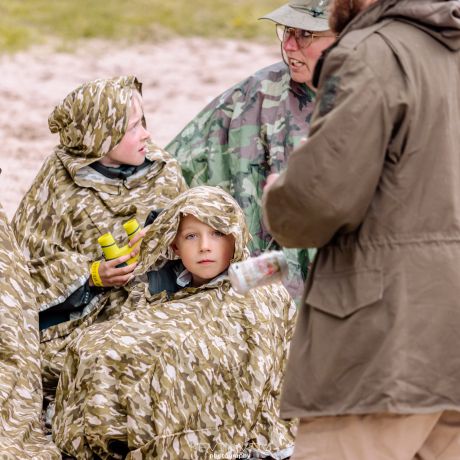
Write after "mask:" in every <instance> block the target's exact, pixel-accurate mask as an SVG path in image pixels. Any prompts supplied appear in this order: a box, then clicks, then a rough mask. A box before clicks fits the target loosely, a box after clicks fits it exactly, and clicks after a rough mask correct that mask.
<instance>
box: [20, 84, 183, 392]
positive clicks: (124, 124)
mask: <svg viewBox="0 0 460 460" xmlns="http://www.w3.org/2000/svg"><path fill="white" fill-rule="evenodd" d="M140 94H141V84H140V83H139V82H138V81H137V79H136V78H135V77H132V76H125V77H118V78H113V79H105V80H95V81H92V82H89V83H85V84H83V85H82V86H80V87H78V88H77V89H75V90H74V91H72V92H71V93H70V94H69V95H68V96H67V97H66V98H65V99H64V100H63V101H62V103H61V104H59V105H58V106H57V107H56V108H55V109H54V111H53V112H52V114H51V115H50V117H49V127H50V130H51V131H52V132H53V133H59V138H60V144H59V145H58V146H57V147H56V149H55V151H54V153H53V154H52V155H51V156H50V157H48V159H47V160H46V162H45V164H44V165H43V167H42V169H41V171H40V172H39V173H38V175H37V177H36V179H35V181H34V183H33V185H32V187H31V188H30V190H29V191H28V192H27V194H26V195H25V197H24V198H23V200H22V202H21V203H20V205H19V208H18V210H17V212H16V214H15V216H14V218H13V222H12V227H13V230H14V234H15V236H16V238H17V240H18V243H19V245H20V247H21V248H22V250H23V251H24V253H25V254H26V255H27V257H28V258H29V259H30V262H29V267H30V272H31V275H32V280H33V281H34V283H35V285H36V288H37V293H38V295H37V301H38V307H39V311H40V328H41V329H42V331H41V351H42V370H43V373H44V388H45V390H46V391H47V393H50V394H52V393H54V389H55V387H56V384H57V380H58V377H59V373H60V370H61V367H62V362H63V358H64V354H65V347H66V345H67V343H68V342H69V341H70V340H71V339H72V338H73V337H75V336H76V335H77V334H78V333H79V331H81V330H82V329H84V328H86V327H88V326H89V325H90V324H92V323H93V322H94V321H95V320H96V319H97V320H101V319H104V318H106V317H110V316H113V315H115V314H116V312H117V306H118V305H120V304H122V303H123V302H124V300H125V299H126V297H127V292H126V290H125V289H124V288H123V287H122V285H124V284H125V283H126V281H127V280H128V278H129V277H130V276H131V274H130V272H131V271H132V270H133V268H134V266H129V267H124V268H116V265H117V264H118V263H120V262H123V261H126V259H128V256H125V257H124V258H120V259H116V260H114V261H111V262H102V263H101V264H100V266H99V275H100V281H101V284H102V285H103V287H102V288H95V287H94V286H93V284H94V281H95V280H94V279H92V278H91V277H90V267H91V266H92V264H93V263H94V262H95V261H98V260H101V259H102V252H101V249H100V247H99V245H98V242H97V239H98V237H99V236H101V235H102V234H104V233H106V232H109V231H110V232H112V233H113V235H114V237H115V239H116V240H121V239H122V238H126V235H124V231H123V228H122V223H123V222H125V221H127V220H129V219H131V218H133V217H136V218H137V220H138V221H139V222H140V223H141V224H142V223H143V222H144V220H145V218H146V216H147V214H148V212H149V211H150V209H152V208H157V207H163V206H164V205H165V204H166V203H168V202H169V200H170V199H172V198H174V197H175V196H177V195H178V194H179V193H180V192H181V191H183V190H184V189H185V183H184V181H183V179H182V176H181V173H180V169H179V166H178V164H177V162H176V160H174V159H172V158H171V157H170V156H169V155H168V154H167V153H166V152H164V151H163V150H161V149H159V148H158V147H156V146H155V145H154V144H152V143H151V142H150V135H149V133H148V131H147V130H146V128H145V120H144V116H143V110H142V99H141V95H140Z"/></svg>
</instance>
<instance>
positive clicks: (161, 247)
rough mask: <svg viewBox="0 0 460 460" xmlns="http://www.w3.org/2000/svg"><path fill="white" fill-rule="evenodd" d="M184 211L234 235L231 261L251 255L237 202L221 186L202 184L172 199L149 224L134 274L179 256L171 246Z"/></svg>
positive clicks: (243, 221) (245, 226) (139, 273)
mask: <svg viewBox="0 0 460 460" xmlns="http://www.w3.org/2000/svg"><path fill="white" fill-rule="evenodd" d="M182 215H192V216H194V217H196V218H197V219H199V220H200V221H201V222H203V223H205V224H207V225H209V226H210V227H212V228H214V229H215V230H218V231H220V232H222V233H224V234H226V235H228V234H231V235H233V236H234V238H235V253H234V255H233V259H232V262H236V261H240V260H243V259H245V258H247V257H248V255H249V250H248V249H247V244H248V242H249V239H250V235H249V232H248V228H247V225H246V221H245V217H244V213H243V211H242V209H241V208H240V206H239V205H238V203H237V202H236V201H235V200H234V199H233V198H232V197H231V196H230V195H229V194H228V193H227V192H225V191H223V190H222V189H221V188H219V187H209V186H200V187H194V188H191V189H189V190H187V191H185V192H183V193H181V194H180V195H179V196H178V197H177V198H175V199H174V200H172V201H171V202H170V203H169V205H168V206H167V207H166V208H165V209H164V210H163V211H162V212H161V213H160V214H159V216H158V217H157V218H156V220H155V221H154V222H153V223H152V224H151V225H150V227H149V229H148V231H147V233H146V235H145V237H144V239H143V241H142V244H141V248H140V257H139V263H138V266H137V267H136V270H135V272H134V273H135V274H136V275H141V274H143V273H145V272H147V271H148V270H152V269H155V268H159V267H161V266H162V265H163V264H164V263H165V262H166V261H167V260H174V259H177V258H178V257H177V256H176V255H175V253H174V251H173V250H172V249H171V244H172V242H173V241H174V238H175V237H176V234H177V230H178V228H179V223H180V219H181V216H182Z"/></svg>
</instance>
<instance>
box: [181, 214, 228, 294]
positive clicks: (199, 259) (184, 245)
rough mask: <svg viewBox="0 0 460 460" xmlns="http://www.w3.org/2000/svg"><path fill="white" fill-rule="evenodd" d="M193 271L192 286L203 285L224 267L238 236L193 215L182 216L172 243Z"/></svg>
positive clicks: (186, 266) (189, 269)
mask: <svg viewBox="0 0 460 460" xmlns="http://www.w3.org/2000/svg"><path fill="white" fill-rule="evenodd" d="M172 247H173V249H174V251H175V253H176V254H177V255H178V256H179V257H180V258H181V259H182V263H183V264H184V266H185V268H186V269H187V270H188V271H189V272H190V273H191V274H192V278H193V286H200V285H201V284H204V283H206V282H208V281H210V280H212V279H213V278H215V277H216V276H217V275H219V274H220V273H222V272H223V271H225V270H226V269H227V268H228V266H229V265H230V260H231V259H232V257H233V252H234V250H235V239H234V238H233V236H232V235H224V234H223V233H221V232H219V231H217V230H214V229H213V228H212V227H210V226H209V225H206V224H204V223H203V222H201V221H200V220H198V219H197V218H196V217H194V216H190V215H185V216H182V218H181V221H180V226H179V230H178V232H177V235H176V238H175V240H174V243H173V245H172Z"/></svg>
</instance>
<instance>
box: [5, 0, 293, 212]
mask: <svg viewBox="0 0 460 460" xmlns="http://www.w3.org/2000/svg"><path fill="white" fill-rule="evenodd" d="M284 3H285V2H283V1H279V0H233V1H223V0H168V1H159V0H129V1H128V0H0V72H1V74H0V107H1V110H0V140H1V143H0V168H1V169H2V173H1V175H0V203H1V205H2V206H3V208H4V211H5V212H6V214H7V216H8V218H11V217H12V216H13V214H14V212H15V210H16V208H17V205H18V204H19V202H20V200H21V198H22V196H23V195H24V193H25V192H26V191H27V190H28V188H29V187H30V185H31V183H32V181H33V179H34V177H35V175H36V174H37V172H38V170H39V169H40V167H41V165H42V163H43V161H44V159H45V158H46V157H47V156H48V155H50V154H51V153H52V152H53V148H54V146H55V145H56V144H57V143H58V137H57V135H52V134H51V133H50V132H49V129H48V116H49V114H50V113H51V112H52V110H53V108H54V107H55V105H57V104H58V103H59V102H60V101H61V100H62V99H63V98H64V97H65V96H66V95H67V94H68V93H69V92H70V91H72V90H73V89H74V88H76V87H77V86H79V85H80V84H81V83H83V82H85V81H88V80H93V79H95V78H107V77H111V76H117V75H126V74H131V75H135V76H136V77H138V79H139V80H140V81H141V82H142V83H143V97H144V111H145V117H146V120H147V126H148V128H149V130H150V132H151V135H152V139H153V140H154V141H155V142H156V143H157V144H158V145H160V146H162V147H164V146H165V145H167V144H168V143H169V141H170V140H172V139H173V138H174V136H175V135H176V134H178V133H179V132H180V131H181V130H182V128H183V127H184V126H185V125H186V123H188V122H189V121H190V120H191V119H192V118H193V117H194V116H195V115H196V114H197V113H198V112H199V111H200V110H201V109H202V108H204V106H205V105H206V104H207V103H209V102H210V101H211V100H212V99H214V98H215V97H216V96H218V95H219V94H220V93H221V92H223V91H224V90H226V89H228V88H230V87H231V86H233V85H234V84H236V83H238V82H239V81H241V80H242V79H243V78H246V77H248V76H249V75H251V74H252V73H254V72H255V71H257V70H259V69H261V68H263V67H265V66H267V65H270V64H273V63H275V62H278V61H279V60H280V43H279V41H278V40H277V38H276V35H275V26H274V24H273V23H272V22H270V21H258V20H257V19H258V18H259V17H260V16H263V15H264V14H266V13H268V12H270V11H272V10H273V9H275V8H277V7H279V6H281V5H283V4H284Z"/></svg>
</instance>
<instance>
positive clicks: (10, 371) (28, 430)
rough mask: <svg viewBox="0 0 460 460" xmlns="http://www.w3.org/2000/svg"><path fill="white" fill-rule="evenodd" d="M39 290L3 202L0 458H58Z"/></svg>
mask: <svg viewBox="0 0 460 460" xmlns="http://www.w3.org/2000/svg"><path fill="white" fill-rule="evenodd" d="M34 296H35V292H34V288H33V285H32V283H31V281H30V276H29V273H28V271H27V265H26V261H25V260H24V257H23V255H22V254H21V252H20V250H19V247H18V245H17V244H16V241H15V240H14V238H13V236H12V232H11V229H10V227H9V226H8V223H7V219H6V216H5V214H4V213H3V210H2V209H1V206H0V315H1V318H2V320H1V321H0V458H2V459H4V460H17V459H24V460H26V459H36V460H42V459H43V460H52V459H56V460H57V459H60V458H61V455H60V454H59V451H58V450H57V448H56V447H55V446H54V445H52V443H51V442H50V441H48V440H46V438H45V435H44V433H43V431H42V429H41V424H40V414H41V407H42V384H41V378H40V358H39V348H38V344H39V341H38V314H37V311H36V309H35V300H34Z"/></svg>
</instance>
